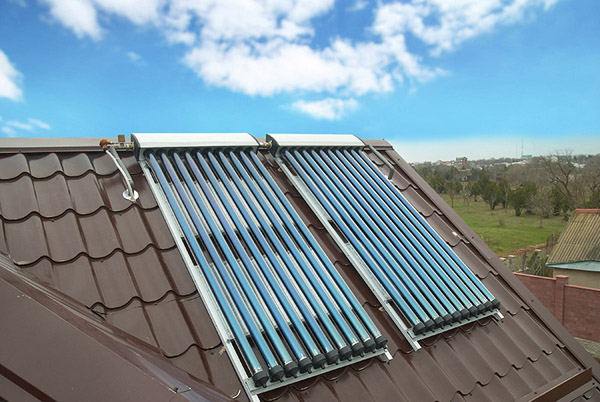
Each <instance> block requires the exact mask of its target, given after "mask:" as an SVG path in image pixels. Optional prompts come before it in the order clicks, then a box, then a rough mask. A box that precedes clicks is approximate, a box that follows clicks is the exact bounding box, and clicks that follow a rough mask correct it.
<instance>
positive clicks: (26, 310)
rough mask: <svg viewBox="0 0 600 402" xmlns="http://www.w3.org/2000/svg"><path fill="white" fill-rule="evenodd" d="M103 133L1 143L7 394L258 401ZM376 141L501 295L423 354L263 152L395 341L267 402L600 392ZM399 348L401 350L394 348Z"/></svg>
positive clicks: (599, 372)
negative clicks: (493, 307) (496, 309)
mask: <svg viewBox="0 0 600 402" xmlns="http://www.w3.org/2000/svg"><path fill="white" fill-rule="evenodd" d="M99 140H100V139H93V138H70V139H2V140H1V141H0V225H1V226H0V229H1V230H0V322H1V327H0V396H1V397H2V398H4V399H6V400H9V401H21V400H23V401H28V400H59V401H69V400H72V401H84V400H85V401H96V400H97V401H107V400H111V401H112V400H114V401H117V400H127V401H137V400H139V401H170V400H211V401H217V400H231V399H235V400H241V401H243V400H248V399H249V398H251V396H250V395H248V393H247V392H246V389H245V388H244V385H243V384H242V380H241V379H240V377H239V376H238V374H237V372H236V368H235V367H234V364H233V363H232V362H233V360H232V359H231V358H230V357H231V356H229V353H230V351H231V349H228V348H226V347H225V345H224V344H223V341H222V339H221V338H220V337H219V333H218V331H217V329H216V327H215V325H214V324H213V321H212V320H211V316H210V315H209V311H208V309H207V306H205V304H204V302H203V300H204V299H203V294H201V293H199V291H198V290H197V288H196V286H195V285H194V281H193V280H192V278H191V277H190V273H189V272H188V269H187V267H186V264H185V262H184V259H183V257H182V254H181V253H180V250H179V248H178V247H177V245H176V242H175V241H174V238H173V236H172V235H171V232H170V231H169V228H168V227H167V223H166V221H165V218H164V217H163V214H162V212H161V208H159V205H158V203H157V199H156V198H155V196H154V195H153V192H152V191H151V189H150V188H149V184H148V181H147V180H146V177H144V174H143V172H142V169H141V167H140V163H138V161H137V160H136V157H135V156H134V153H133V152H132V150H131V149H130V148H128V147H127V146H126V147H124V149H121V150H120V151H119V152H118V154H119V157H120V159H121V160H122V161H123V162H124V166H125V168H126V169H127V171H128V172H129V174H130V175H131V178H132V179H133V184H134V188H135V190H136V191H137V192H138V193H139V199H138V200H137V202H135V203H131V202H129V201H127V200H125V199H124V198H123V196H122V194H123V190H124V188H125V186H124V182H123V178H122V176H121V174H120V172H119V170H118V167H117V165H116V164H115V162H114V161H113V160H112V158H111V156H110V155H108V154H107V153H106V152H104V150H103V149H102V148H101V147H100V146H99V145H98V143H99ZM364 144H365V147H364V152H365V153H366V155H368V157H369V158H370V159H371V160H372V161H373V163H375V164H376V165H377V167H378V168H379V169H380V170H381V172H383V173H384V174H385V175H388V174H389V173H390V168H391V169H393V171H394V174H393V176H392V179H391V180H392V182H393V184H394V186H396V188H397V189H399V190H400V192H401V193H402V195H403V196H404V197H405V198H406V199H407V200H408V201H409V202H410V203H411V204H412V205H413V206H414V207H415V208H416V210H417V211H418V212H419V213H420V214H421V216H422V217H423V218H424V219H425V220H426V221H427V222H428V223H429V224H430V225H431V226H432V227H433V228H434V229H435V231H436V232H437V233H438V234H439V235H440V236H441V237H442V238H443V239H444V240H445V242H446V243H447V244H448V245H449V246H450V247H451V249H452V250H453V251H454V252H455V253H456V254H457V255H458V257H460V259H461V260H462V261H463V262H464V263H465V264H466V266H467V267H468V268H469V269H470V270H471V271H472V272H473V273H474V274H475V275H476V277H477V278H478V279H479V280H480V281H481V283H482V284H483V285H484V286H485V287H486V288H487V289H489V291H490V292H491V293H492V294H493V295H494V297H496V298H497V299H498V300H499V301H500V303H501V305H500V312H501V314H502V316H503V318H502V319H496V318H493V317H486V318H482V319H479V320H477V321H476V322H471V323H468V324H465V325H461V326H460V327H458V328H452V329H449V330H447V331H444V332H442V333H439V334H436V335H434V336H431V337H428V338H426V339H423V340H421V341H420V346H421V348H420V349H418V350H414V348H413V346H412V345H411V343H409V342H408V341H407V338H406V337H405V336H403V334H402V333H401V331H400V330H399V329H398V326H397V325H396V324H395V323H394V322H393V321H392V320H391V319H390V316H389V315H388V314H387V313H386V311H385V310H384V309H383V308H381V306H380V303H379V301H378V299H377V298H376V297H375V295H374V293H373V291H371V289H370V288H369V287H368V286H367V285H366V284H365V281H364V280H363V279H362V277H361V276H360V275H358V274H357V270H356V267H355V266H354V265H353V264H352V263H351V262H350V260H349V259H348V257H347V256H346V254H344V252H342V250H341V249H340V247H338V245H337V244H336V243H335V242H334V241H333V239H332V237H331V236H330V234H329V232H328V231H327V230H326V229H325V228H324V227H323V225H322V224H321V223H320V221H319V219H318V217H317V216H316V215H315V213H314V212H313V210H312V209H311V207H310V206H309V205H308V203H307V200H306V198H305V197H304V196H301V195H300V193H299V191H298V190H297V189H296V187H295V186H294V184H293V183H292V182H291V181H290V180H289V179H288V177H287V176H286V175H285V174H284V172H283V171H282V168H281V166H279V165H278V162H277V160H275V159H274V157H273V156H272V155H271V154H270V153H269V151H268V150H267V149H266V148H264V147H262V146H261V147H258V149H257V155H258V160H260V163H262V165H263V166H264V168H265V169H266V170H267V171H268V173H269V174H270V175H271V176H272V177H273V178H274V179H275V181H276V183H277V185H278V186H279V187H280V188H281V190H282V191H283V193H284V194H285V195H286V198H287V199H288V200H289V202H290V203H291V205H292V206H293V208H294V209H295V210H296V211H297V212H298V213H299V214H300V217H301V218H302V220H303V222H304V223H305V224H306V227H307V228H308V229H309V230H310V232H311V233H312V235H314V237H315V238H316V239H317V240H318V243H319V244H320V245H321V246H322V248H323V250H325V252H326V254H327V256H328V258H330V259H331V262H332V263H333V265H334V266H335V267H336V269H337V270H338V272H339V273H340V274H341V276H342V277H343V279H344V280H345V282H346V283H347V284H348V286H349V287H350V289H351V290H352V292H353V293H354V295H355V296H356V298H357V299H358V300H359V301H360V303H361V304H362V306H363V308H364V309H365V311H366V312H367V314H368V316H369V317H370V318H371V320H372V321H373V323H374V324H375V325H376V327H377V328H379V329H380V330H381V333H382V334H383V335H384V336H385V338H386V339H387V351H388V352H389V353H388V358H387V359H386V358H381V357H382V356H379V358H378V357H371V358H363V359H357V360H356V361H355V362H354V363H352V364H343V365H341V366H340V368H337V369H333V370H328V371H325V370H324V371H323V373H321V374H319V371H318V370H315V371H314V375H313V376H309V377H307V378H306V379H302V380H301V381H297V382H293V383H289V384H287V383H286V385H285V386H281V387H279V388H275V389H272V390H269V391H268V392H264V393H260V394H259V395H258V397H252V398H254V399H257V398H258V399H260V400H264V401H275V400H277V401H327V400H340V401H361V402H366V401H478V402H479V401H515V400H519V401H521V400H522V401H526V400H527V401H528V400H537V401H556V400H561V401H562V400H564V401H586V400H600V386H599V383H598V381H600V366H599V364H598V363H597V362H596V361H594V360H593V359H592V358H591V357H590V355H589V354H587V353H586V352H585V351H584V350H583V349H582V347H581V346H580V345H579V344H578V343H577V342H576V341H575V339H574V338H573V337H572V336H571V335H570V334H569V333H568V332H567V331H566V330H565V328H564V327H562V326H561V325H560V324H559V323H558V322H557V320H556V319H555V318H554V317H553V316H552V314H550V313H549V312H548V310H547V309H546V308H544V306H542V305H541V303H540V302H539V301H538V300H537V299H536V298H535V297H534V296H533V295H532V293H531V292H530V291H528V290H527V289H526V288H525V286H524V285H523V284H522V283H521V282H520V281H519V280H518V279H517V278H516V277H515V276H514V275H513V274H512V273H511V272H510V271H509V270H508V269H507V267H506V266H505V265H504V264H502V263H501V262H500V261H499V259H498V258H497V257H496V256H495V255H494V253H493V252H492V251H491V250H490V249H489V248H488V247H487V246H486V245H485V244H484V243H483V242H482V240H481V239H480V238H479V237H477V235H476V234H475V233H474V232H473V231H472V230H471V229H470V228H469V227H468V226H467V225H466V224H465V223H464V222H463V221H462V220H461V219H460V218H459V217H458V216H457V215H456V213H454V211H453V210H452V209H450V208H449V207H448V205H447V204H446V203H445V202H444V201H443V200H442V199H441V198H440V197H439V196H438V195H437V194H436V193H435V192H434V191H433V190H432V189H431V188H430V187H429V186H428V185H427V184H426V182H425V181H424V180H423V179H422V178H421V177H419V176H418V175H417V173H416V172H415V171H414V170H413V169H412V168H411V167H410V166H409V165H408V164H407V163H406V162H405V161H404V160H403V159H402V158H401V157H400V155H399V154H398V153H397V152H396V151H395V150H394V149H393V148H392V146H391V145H390V144H389V143H388V142H386V141H383V140H364ZM389 357H391V359H389Z"/></svg>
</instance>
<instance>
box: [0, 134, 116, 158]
mask: <svg viewBox="0 0 600 402" xmlns="http://www.w3.org/2000/svg"><path fill="white" fill-rule="evenodd" d="M103 138H106V139H108V140H109V141H117V137H68V138H67V137H64V138H50V137H46V138H0V154H14V153H19V152H20V153H33V152H48V151H56V150H57V149H60V151H61V152H94V151H97V152H104V150H103V149H102V147H101V146H100V140H101V139H103Z"/></svg>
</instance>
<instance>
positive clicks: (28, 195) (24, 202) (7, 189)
mask: <svg viewBox="0 0 600 402" xmlns="http://www.w3.org/2000/svg"><path fill="white" fill-rule="evenodd" d="M15 194H18V195H19V196H18V197H15ZM37 209H38V206H37V198H36V194H35V189H34V187H33V181H32V180H31V177H30V176H28V175H23V176H20V177H19V178H18V179H16V180H11V181H0V217H1V218H2V219H5V220H17V219H22V218H24V217H25V216H27V215H28V214H29V213H31V211H36V210H37Z"/></svg>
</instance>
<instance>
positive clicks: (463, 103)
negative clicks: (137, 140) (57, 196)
mask: <svg viewBox="0 0 600 402" xmlns="http://www.w3.org/2000/svg"><path fill="white" fill-rule="evenodd" d="M272 3H274V4H272ZM599 16H600V2H598V1H597V0H518V1H517V0H454V1H450V0H411V1H401V2H400V1H399V2H393V1H379V2H375V1H364V0H361V1H349V2H339V1H338V2H334V1H332V0H322V1H297V0H288V1H277V2H269V1H255V0H228V1H216V0H214V1H213V0H199V1H190V0H145V1H143V2H139V1H135V0H41V1H30V0H11V1H4V2H1V3H0V136H5V137H15V136H16V137H25V136H28V137H40V136H51V137H72V136H94V137H104V136H114V135H116V134H118V133H125V134H128V133H131V132H249V133H251V134H253V135H256V136H263V135H264V134H265V133H268V132H295V133H353V134H356V135H358V136H360V137H362V138H385V139H387V140H389V141H391V142H392V143H394V144H395V145H396V146H397V147H398V150H399V151H400V153H401V154H402V155H403V156H404V157H405V158H406V159H407V160H409V161H422V160H437V159H452V158H454V157H456V156H459V155H466V156H468V157H470V158H478V157H500V156H515V155H520V154H521V148H523V152H524V153H526V154H531V153H532V154H547V153H551V152H553V151H555V150H562V149H571V150H573V151H574V152H576V153H580V152H581V153H599V152H600V112H599V111H600V41H598V38H600V24H599V23H598V17H599Z"/></svg>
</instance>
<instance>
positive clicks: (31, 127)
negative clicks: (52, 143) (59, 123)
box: [0, 117, 52, 137]
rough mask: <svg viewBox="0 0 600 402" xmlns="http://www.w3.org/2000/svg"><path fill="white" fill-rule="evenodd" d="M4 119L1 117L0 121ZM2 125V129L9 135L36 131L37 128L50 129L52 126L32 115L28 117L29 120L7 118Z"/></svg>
mask: <svg viewBox="0 0 600 402" xmlns="http://www.w3.org/2000/svg"><path fill="white" fill-rule="evenodd" d="M2 121H3V120H2V117H0V122H2ZM1 126H2V127H1V128H0V129H1V130H2V132H3V133H4V134H6V135H7V136H9V137H16V136H17V135H18V134H19V133H20V132H22V131H28V132H31V133H35V132H36V131H37V129H43V130H50V129H51V128H52V127H50V125H49V124H48V123H46V122H43V121H41V120H39V119H34V118H32V117H30V118H29V119H27V122H23V121H18V120H7V121H5V122H3V123H2V125H1Z"/></svg>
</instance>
